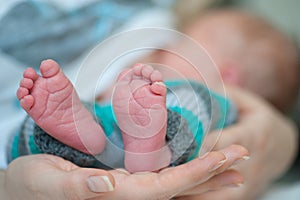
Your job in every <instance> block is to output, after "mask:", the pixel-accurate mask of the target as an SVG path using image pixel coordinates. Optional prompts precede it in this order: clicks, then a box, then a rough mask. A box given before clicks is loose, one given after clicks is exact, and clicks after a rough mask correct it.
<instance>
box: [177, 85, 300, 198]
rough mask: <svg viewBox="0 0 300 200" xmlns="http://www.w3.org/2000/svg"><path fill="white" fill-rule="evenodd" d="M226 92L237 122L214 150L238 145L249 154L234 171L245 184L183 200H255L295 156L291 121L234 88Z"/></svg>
mask: <svg viewBox="0 0 300 200" xmlns="http://www.w3.org/2000/svg"><path fill="white" fill-rule="evenodd" d="M227 91H228V94H229V96H230V97H231V98H232V99H233V101H234V102H235V103H236V105H237V106H238V109H239V119H238V122H237V124H235V125H233V126H230V127H228V128H226V129H224V130H223V132H222V136H221V138H220V140H219V142H218V143H217V145H216V147H215V148H214V149H215V150H218V149H222V148H224V147H225V146H228V145H231V144H239V145H242V146H244V147H246V148H247V149H248V150H249V152H250V155H251V159H250V160H249V161H247V162H245V163H241V164H240V165H238V166H236V167H235V168H234V169H236V170H238V171H239V172H241V174H242V175H243V177H244V178H245V184H244V185H243V186H242V187H239V188H235V189H228V188H227V189H222V190H219V191H214V192H208V193H205V194H202V195H199V196H197V195H194V196H192V195H190V191H185V192H184V193H182V194H181V195H185V198H184V199H201V200H210V199H224V200H240V199H244V200H252V199H255V198H257V197H258V196H259V195H260V194H261V193H262V192H263V191H264V190H265V189H266V187H267V186H268V185H270V183H272V181H274V179H276V178H278V177H279V176H281V175H282V174H283V173H284V172H285V171H286V170H287V169H288V167H289V166H290V165H291V162H292V161H293V158H294V156H295V153H296V149H297V141H298V140H297V138H296V137H297V134H296V133H297V132H296V128H295V126H294V125H293V123H292V122H291V121H289V120H288V119H287V118H286V117H284V116H283V115H282V114H280V113H279V112H278V111H277V110H276V109H274V108H273V107H271V106H270V105H269V104H267V103H266V102H264V100H262V99H261V98H260V97H257V96H255V95H253V94H250V93H248V92H245V91H241V90H239V89H237V88H227ZM192 191H193V190H192ZM200 193H201V191H200Z"/></svg>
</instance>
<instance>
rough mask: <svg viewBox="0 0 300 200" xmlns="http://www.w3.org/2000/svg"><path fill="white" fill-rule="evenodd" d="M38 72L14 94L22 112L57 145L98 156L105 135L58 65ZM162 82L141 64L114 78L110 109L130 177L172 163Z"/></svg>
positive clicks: (46, 63)
mask: <svg viewBox="0 0 300 200" xmlns="http://www.w3.org/2000/svg"><path fill="white" fill-rule="evenodd" d="M40 72H41V75H38V74H37V72H36V71H35V70H34V69H32V68H28V69H26V70H25V72H24V74H23V79H22V80H21V82H20V87H19V89H18V91H17V97H18V99H19V100H20V105H21V107H22V108H23V109H24V110H25V111H26V112H27V113H28V115H29V116H30V117H31V118H32V119H33V120H34V121H35V123H36V124H37V125H39V126H40V127H41V128H42V129H43V130H44V131H45V132H47V133H48V134H49V135H51V136H52V137H54V138H56V139H57V140H59V141H61V142H63V143H65V144H67V145H69V146H71V147H74V148H76V149H78V150H80V151H82V152H84V153H88V154H92V155H95V154H99V153H101V152H102V151H103V150H104V148H105V145H106V138H105V133H104V131H103V129H102V127H101V126H100V125H99V124H98V123H97V122H96V121H95V119H94V117H93V115H92V114H91V113H90V112H89V111H88V110H87V109H86V108H85V106H84V105H83V104H82V102H81V101H80V99H79V97H78V95H77V93H76V91H75V89H74V87H73V85H72V84H71V82H70V81H69V80H68V79H67V77H66V76H65V75H64V73H63V72H62V70H61V69H60V67H59V65H58V64H57V63H56V62H55V61H53V60H45V61H43V62H42V63H41V66H40ZM162 81H163V79H162V75H161V73H160V72H159V71H157V70H154V69H153V68H152V67H150V66H148V65H143V64H137V65H135V66H134V67H133V68H131V69H127V70H125V71H123V72H122V73H121V74H120V75H119V77H118V79H117V82H116V85H115V89H114V93H113V96H112V105H113V109H114V113H115V116H116V119H117V121H118V125H119V128H120V129H121V132H122V137H123V142H124V150H125V163H124V164H125V168H126V169H127V170H128V171H130V172H139V171H156V170H159V169H161V168H164V167H166V166H168V165H169V163H170V160H171V151H170V150H169V148H168V147H167V146H166V145H165V136H166V124H167V112H166V87H165V85H164V84H163V82H162ZM112 159H113V158H112Z"/></svg>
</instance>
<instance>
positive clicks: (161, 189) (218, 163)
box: [96, 145, 249, 200]
mask: <svg viewBox="0 0 300 200" xmlns="http://www.w3.org/2000/svg"><path fill="white" fill-rule="evenodd" d="M248 155H249V154H248V151H247V150H246V149H245V148H243V147H242V146H238V145H233V146H230V147H227V148H225V149H222V150H220V151H215V152H210V153H208V154H206V155H204V156H202V157H201V158H196V159H194V160H192V161H190V162H188V163H186V164H183V165H180V166H177V167H172V168H166V169H164V170H162V171H160V172H158V173H153V172H144V173H135V174H129V173H128V172H126V171H124V170H121V171H120V170H114V171H111V173H112V174H113V176H114V178H115V181H116V187H115V191H114V192H112V193H109V194H107V195H105V198H107V199H143V200H158V199H159V200H167V199H171V198H172V197H174V196H176V195H177V194H180V193H182V192H183V191H186V190H189V189H191V188H194V187H195V186H198V185H201V186H200V187H199V186H198V189H199V190H201V192H202V193H204V192H206V191H210V190H213V189H216V188H221V187H224V186H230V187H232V186H237V185H239V184H240V183H242V182H243V178H242V177H241V175H239V173H238V172H235V171H226V170H227V169H228V167H230V166H232V165H233V164H234V163H236V162H237V161H238V160H243V159H244V158H246V157H248ZM96 199H97V198H96Z"/></svg>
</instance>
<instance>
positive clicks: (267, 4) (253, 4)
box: [0, 0, 300, 200]
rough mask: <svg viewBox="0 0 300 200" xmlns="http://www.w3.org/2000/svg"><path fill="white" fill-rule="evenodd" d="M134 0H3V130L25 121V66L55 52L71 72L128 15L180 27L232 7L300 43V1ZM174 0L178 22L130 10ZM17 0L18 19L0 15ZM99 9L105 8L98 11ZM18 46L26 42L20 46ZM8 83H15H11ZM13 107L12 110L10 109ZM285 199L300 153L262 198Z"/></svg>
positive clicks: (292, 191) (297, 194)
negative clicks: (21, 101) (21, 93)
mask: <svg viewBox="0 0 300 200" xmlns="http://www.w3.org/2000/svg"><path fill="white" fill-rule="evenodd" d="M131 1H133V2H134V5H135V7H134V8H130V9H129V8H128V5H127V3H126V1H125V0H124V1H122V0H118V1H116V2H118V3H120V4H118V5H117V4H113V3H111V1H104V0H103V1H102V2H105V3H103V4H99V5H98V4H97V3H95V2H97V1H96V0H86V1H79V0H78V1H74V0H65V1H59V0H49V1H47V0H45V1H42V0H39V1H34V0H28V1H21V0H0V22H1V23H0V24H1V25H0V65H1V68H2V67H3V69H4V71H3V73H0V85H1V86H5V87H2V88H1V87H0V89H1V91H0V92H1V96H0V111H1V113H2V114H0V130H1V131H3V130H5V131H14V130H15V129H14V127H9V125H11V124H12V123H11V121H10V120H11V119H13V120H14V122H15V123H21V121H22V118H23V116H24V113H21V111H19V110H17V109H16V105H17V101H16V99H15V92H14V91H15V90H16V87H17V85H13V84H15V83H17V81H16V80H19V78H20V76H21V73H22V70H23V69H24V67H25V66H28V65H31V66H38V63H39V62H40V61H41V60H42V59H45V58H47V57H51V58H55V59H56V60H58V61H59V62H60V63H61V64H64V65H65V66H66V67H65V69H66V71H68V69H69V68H68V66H74V65H75V64H74V63H76V62H77V63H78V62H80V61H81V60H82V58H83V57H81V56H82V55H80V54H81V53H82V52H86V51H88V50H90V49H91V48H92V47H93V46H94V45H95V43H97V42H99V41H101V40H103V39H104V38H105V37H107V36H108V35H109V34H111V33H114V32H115V30H116V27H117V28H119V27H122V25H123V24H124V23H123V21H124V19H128V20H129V21H130V23H131V24H130V23H129V24H128V26H127V27H131V25H132V24H138V25H142V24H143V23H144V24H146V25H152V24H153V21H154V24H156V25H157V24H159V25H160V26H162V27H172V26H173V25H174V24H177V25H178V27H179V28H180V24H184V23H185V22H187V21H188V20H189V19H191V18H192V17H193V16H194V15H195V14H196V13H199V12H201V10H202V9H206V8H209V7H222V6H225V7H227V6H233V7H239V8H243V9H246V10H249V11H251V12H254V13H256V14H257V15H259V16H262V17H264V18H266V19H267V20H269V21H270V22H271V23H272V24H273V25H275V26H276V27H278V28H279V29H281V30H282V31H284V32H286V33H287V34H288V35H290V36H291V37H292V38H293V39H294V40H295V43H298V44H300V22H299V19H300V12H299V11H300V1H299V0H177V1H176V0H149V1H138V0H131ZM174 1H176V4H175V7H174V8H172V9H173V10H174V11H175V13H176V14H177V16H179V23H176V22H175V23H174V21H173V20H172V19H169V15H165V14H164V13H163V12H161V10H156V11H155V12H154V11H151V12H148V13H147V12H144V13H142V14H141V15H140V16H139V18H138V19H141V20H139V21H138V20H136V19H134V20H133V17H132V14H133V13H135V12H137V11H140V10H142V9H145V10H147V9H148V11H149V10H150V9H151V8H152V7H154V6H155V5H159V7H160V8H168V7H169V6H170V5H171V4H172V2H174ZM17 2H26V3H23V4H19V7H18V9H15V10H14V12H12V13H10V15H11V16H13V17H14V16H15V17H16V18H14V19H17V21H5V19H4V18H2V19H1V17H2V16H1V15H3V14H4V13H5V12H6V11H5V8H9V6H8V5H17ZM37 2H38V3H37ZM39 2H43V3H48V2H51V3H53V5H55V6H53V7H44V6H43V4H39ZM74 2H75V3H74ZM99 2H100V1H99ZM36 5H38V7H36V8H35V9H33V10H32V11H30V12H28V13H22V11H21V10H22V9H24V8H25V9H29V8H30V9H31V8H34V6H36ZM28 6H29V7H28ZM30 6H31V7H30ZM32 6H33V7H32ZM80 6H82V7H83V9H80V10H78V9H77V8H80ZM97 6H98V7H97ZM113 6H120V7H119V8H120V10H122V11H123V12H122V13H118V14H117V15H116V14H114V13H112V12H111V10H110V9H112V8H113ZM57 7H60V9H65V10H67V12H65V13H67V14H68V15H69V16H66V15H65V13H64V12H58V10H57V9H55V8H57ZM30 9H29V10H30ZM99 9H100V10H101V12H99ZM33 11H35V12H33ZM70 11H71V12H70ZM78 11H80V13H79V12H78ZM20 13H22V14H20ZM40 13H42V15H40ZM56 13H57V15H56ZM35 16H37V17H35ZM53 16H54V17H53ZM82 17H84V18H82ZM155 17H156V18H155ZM27 18H31V19H32V20H31V21H29V22H25V21H26V19H27ZM110 18H114V20H115V22H116V23H117V24H114V23H113V22H112V21H111V20H109V19H110ZM150 18H151V20H152V21H151V20H150ZM159 18H160V19H162V18H164V19H165V20H160V19H159ZM44 19H46V21H47V24H45V22H44V21H43V20H44ZM103 19H104V20H106V21H107V22H108V24H106V26H103V24H102V23H101V20H103ZM55 22H58V23H55ZM87 22H88V23H87ZM151 23H152V24H151ZM32 24H34V27H33V26H31V25H32ZM95 25H96V26H95ZM16 27H18V28H16ZM64 27H68V28H69V29H67V30H65V29H64ZM91 27H93V29H91V30H93V32H87V31H85V30H90V28H91ZM50 30H51V32H50V33H51V34H52V38H51V39H52V40H49V41H48V42H45V40H44V39H43V37H47V34H49V31H50ZM63 36H66V37H63ZM35 37H38V38H35ZM14 38H15V40H14ZM74 38H76V39H75V40H74ZM26 41H27V42H26ZM74 41H76V48H70V47H72V45H74ZM20 45H24V46H22V48H18V47H20ZM68 47H69V48H68ZM45 56H46V57H45ZM83 56H84V53H83ZM20 66H21V67H20ZM5 67H6V68H5ZM18 67H20V68H21V71H20V70H19V69H17V68H18ZM5 70H6V71H5ZM13 74H14V75H13ZM10 75H11V76H10ZM70 76H71V74H70ZM299 78H300V77H299ZM10 85H13V86H12V87H9V86H10ZM11 111H12V112H14V113H13V114H12V112H11ZM3 113H4V114H3ZM291 117H292V118H293V119H294V120H295V121H296V122H297V124H298V126H299V127H300V101H299V103H298V108H297V109H295V112H294V113H293V114H291ZM6 139H7V138H6ZM4 145H5V144H4V139H1V140H0V147H1V149H0V152H1V151H2V149H3V148H4V147H3V146H4ZM279 148H280V147H279ZM299 154H300V153H299ZM299 154H298V155H299ZM2 160H4V158H2V157H1V156H0V163H1V161H2ZM2 166H3V165H1V167H2ZM1 167H0V168H1ZM282 199H286V200H298V199H300V156H298V159H297V161H296V162H295V164H294V166H293V168H292V169H291V170H290V171H289V172H288V173H287V174H286V175H285V176H283V177H282V178H281V179H280V180H278V181H276V182H275V183H274V185H273V186H272V187H271V188H270V189H269V191H268V192H267V194H266V195H265V196H264V197H263V198H262V200H282Z"/></svg>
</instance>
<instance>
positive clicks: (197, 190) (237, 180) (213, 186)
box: [179, 170, 244, 199]
mask: <svg viewBox="0 0 300 200" xmlns="http://www.w3.org/2000/svg"><path fill="white" fill-rule="evenodd" d="M243 183H244V178H243V177H242V176H241V174H240V173H238V172H237V171H235V170H227V171H225V172H223V173H221V174H218V175H216V176H214V177H212V178H211V179H209V180H208V181H207V182H205V183H203V184H200V185H198V186H196V187H194V188H192V189H191V190H189V191H187V192H184V193H182V194H180V195H179V196H183V197H184V198H183V199H186V198H187V196H195V195H200V194H203V193H205V192H208V191H215V190H220V189H223V188H227V187H229V188H234V187H240V186H241V185H242V184H243Z"/></svg>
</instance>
